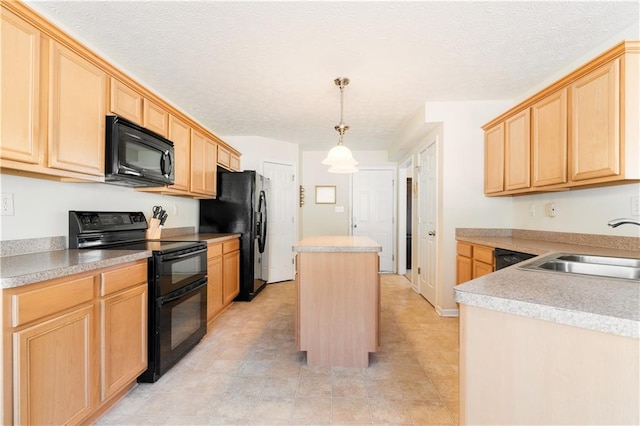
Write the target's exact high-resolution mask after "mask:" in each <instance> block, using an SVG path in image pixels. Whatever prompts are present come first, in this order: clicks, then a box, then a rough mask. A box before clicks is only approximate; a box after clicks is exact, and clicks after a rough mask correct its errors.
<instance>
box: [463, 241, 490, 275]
mask: <svg viewBox="0 0 640 426" xmlns="http://www.w3.org/2000/svg"><path fill="white" fill-rule="evenodd" d="M493 271H495V262H494V259H493V248H492V247H486V246H481V245H477V244H470V243H465V242H461V241H458V242H457V245H456V284H462V283H463V282H466V281H470V280H472V279H475V278H478V277H481V276H483V275H487V274H490V273H492V272H493Z"/></svg>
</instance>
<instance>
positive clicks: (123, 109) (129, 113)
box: [109, 77, 142, 126]
mask: <svg viewBox="0 0 640 426" xmlns="http://www.w3.org/2000/svg"><path fill="white" fill-rule="evenodd" d="M110 86H111V90H110V96H109V110H110V112H111V113H112V114H114V115H117V116H120V117H123V118H125V119H127V120H129V121H131V122H132V123H134V124H137V125H138V126H141V125H142V95H141V94H140V93H138V92H136V91H135V90H133V89H132V88H130V87H129V86H127V85H126V84H124V83H121V82H120V81H118V80H116V79H115V78H113V77H111V84H110Z"/></svg>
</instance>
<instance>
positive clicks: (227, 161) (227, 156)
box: [218, 145, 231, 169]
mask: <svg viewBox="0 0 640 426" xmlns="http://www.w3.org/2000/svg"><path fill="white" fill-rule="evenodd" d="M218 164H219V165H221V166H222V167H224V168H225V169H229V168H230V167H231V153H230V152H229V150H228V149H226V148H224V147H222V146H220V145H218Z"/></svg>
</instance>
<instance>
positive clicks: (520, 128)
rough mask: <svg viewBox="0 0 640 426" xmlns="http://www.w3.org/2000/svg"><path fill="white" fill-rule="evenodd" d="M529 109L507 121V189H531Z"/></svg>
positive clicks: (505, 128)
mask: <svg viewBox="0 0 640 426" xmlns="http://www.w3.org/2000/svg"><path fill="white" fill-rule="evenodd" d="M529 117H530V115H529V109H528V108H527V109H525V110H524V111H522V112H519V113H517V114H515V115H514V116H512V117H509V118H507V119H506V120H505V125H504V131H505V139H504V153H505V175H504V178H505V185H504V186H505V189H506V190H507V191H509V190H512V189H522V188H529V185H530V182H531V181H530V179H529V176H530V169H529V165H530V164H531V157H530V152H531V138H530V128H531V124H530V118H529Z"/></svg>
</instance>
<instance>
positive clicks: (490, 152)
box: [484, 123, 504, 194]
mask: <svg viewBox="0 0 640 426" xmlns="http://www.w3.org/2000/svg"><path fill="white" fill-rule="evenodd" d="M503 190H504V123H500V124H498V125H497V126H494V127H492V128H491V129H489V130H487V131H486V132H485V134H484V193H485V194H492V193H497V192H502V191H503Z"/></svg>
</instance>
